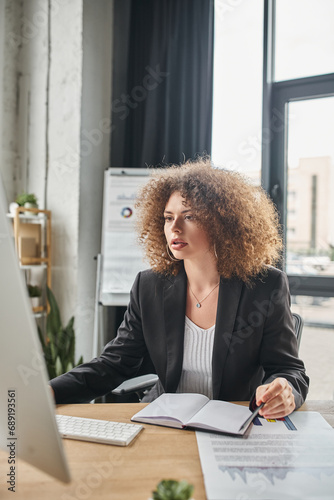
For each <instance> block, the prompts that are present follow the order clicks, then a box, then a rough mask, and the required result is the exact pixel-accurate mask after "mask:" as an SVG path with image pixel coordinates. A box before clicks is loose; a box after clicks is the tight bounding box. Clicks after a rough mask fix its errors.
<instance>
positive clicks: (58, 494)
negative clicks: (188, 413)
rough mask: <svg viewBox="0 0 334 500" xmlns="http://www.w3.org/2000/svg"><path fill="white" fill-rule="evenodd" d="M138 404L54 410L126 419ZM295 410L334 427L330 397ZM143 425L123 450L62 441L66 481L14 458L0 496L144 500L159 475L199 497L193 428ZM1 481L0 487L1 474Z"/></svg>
mask: <svg viewBox="0 0 334 500" xmlns="http://www.w3.org/2000/svg"><path fill="white" fill-rule="evenodd" d="M244 404H247V403H244ZM142 406H144V405H142V404H141V405H140V404H135V403H132V404H95V405H94V404H87V405H63V406H58V408H57V412H58V413H62V414H65V415H66V414H67V415H76V416H80V417H92V418H101V419H109V420H114V421H121V422H130V418H131V417H132V415H134V414H135V413H136V412H137V411H139V409H140V408H141V407H142ZM301 410H304V411H318V412H320V413H321V414H322V415H323V417H324V418H325V419H326V420H327V421H328V422H329V423H330V424H331V425H332V426H333V427H334V401H308V402H307V403H305V404H304V405H303V407H302V408H301ZM144 427H145V429H144V431H142V432H141V433H140V434H139V436H138V437H137V438H136V440H135V441H134V442H133V443H132V444H131V445H130V446H127V447H124V448H123V447H118V446H108V445H103V444H94V443H86V442H83V441H73V440H66V439H65V440H64V447H65V452H66V455H67V458H68V462H69V466H70V470H71V474H72V482H71V483H70V484H69V485H64V484H63V483H61V482H59V481H57V480H55V479H53V478H51V477H49V476H48V475H46V474H44V473H42V472H40V471H38V470H37V469H35V468H33V467H31V466H29V465H28V464H26V463H24V462H22V461H19V463H18V477H17V491H16V493H14V494H13V493H10V492H7V491H1V492H0V498H1V499H2V498H14V497H15V499H16V500H45V499H48V500H95V499H97V498H98V499H99V500H106V499H108V500H147V499H148V498H149V497H150V495H151V492H152V490H153V489H154V488H155V486H156V485H157V483H158V482H159V481H160V480H161V479H177V480H180V479H186V480H187V481H188V482H190V483H191V484H193V485H194V486H195V490H194V498H195V499H196V500H205V498H206V497H205V489H204V482H203V476H202V470H201V465H200V461H199V456H198V450H197V443H196V437H195V432H194V431H184V430H178V429H171V428H165V427H158V426H154V425H144ZM50 452H51V453H52V451H51V450H50ZM0 464H1V472H2V473H3V471H4V467H3V465H2V464H7V455H6V453H5V452H2V451H1V452H0ZM5 470H6V469H5ZM1 479H2V481H1V484H2V486H3V484H4V482H3V477H2V478H1Z"/></svg>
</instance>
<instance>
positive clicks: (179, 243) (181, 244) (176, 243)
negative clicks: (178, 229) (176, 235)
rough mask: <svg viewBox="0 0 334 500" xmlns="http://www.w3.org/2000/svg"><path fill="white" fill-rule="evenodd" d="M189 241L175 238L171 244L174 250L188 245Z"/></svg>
mask: <svg viewBox="0 0 334 500" xmlns="http://www.w3.org/2000/svg"><path fill="white" fill-rule="evenodd" d="M187 244H188V243H185V242H184V241H181V240H173V241H172V244H171V248H172V249H173V250H182V248H184V247H185V246H187Z"/></svg>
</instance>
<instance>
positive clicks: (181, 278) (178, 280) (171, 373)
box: [163, 270, 187, 392]
mask: <svg viewBox="0 0 334 500" xmlns="http://www.w3.org/2000/svg"><path fill="white" fill-rule="evenodd" d="M186 298H187V279H186V274H185V271H184V270H181V271H180V272H179V274H178V275H177V276H175V277H174V276H173V277H171V278H169V279H166V284H165V288H164V318H163V324H164V326H165V329H166V339H167V340H166V343H167V369H166V384H165V387H164V389H165V391H166V392H175V391H176V389H177V386H178V384H179V381H180V377H181V372H182V364H183V341H184V322H185V311H186Z"/></svg>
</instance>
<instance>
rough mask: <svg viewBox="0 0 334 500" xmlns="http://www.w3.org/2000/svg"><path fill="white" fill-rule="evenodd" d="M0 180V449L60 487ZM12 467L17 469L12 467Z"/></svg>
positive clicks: (66, 476)
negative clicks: (55, 482)
mask: <svg viewBox="0 0 334 500" xmlns="http://www.w3.org/2000/svg"><path fill="white" fill-rule="evenodd" d="M6 209H7V203H6V195H5V190H4V186H3V183H2V179H1V177H0V336H1V342H0V344H1V345H0V447H1V448H3V449H4V450H5V451H6V452H7V453H8V457H9V458H8V468H9V473H10V472H14V474H15V468H14V469H13V468H11V467H15V464H16V460H17V458H21V459H23V460H25V461H26V462H29V464H31V465H33V466H35V467H37V468H38V469H40V470H42V471H44V472H46V473H47V474H50V475H51V476H54V477H55V478H57V479H59V480H60V481H63V482H69V481H70V473H69V469H68V465H67V462H66V457H65V454H64V450H63V445H62V440H61V437H60V435H59V433H58V429H57V424H56V420H55V411H54V401H53V398H52V394H51V391H50V388H49V387H48V376H47V370H46V366H45V362H44V357H43V352H42V348H41V344H40V340H39V338H38V332H37V326H36V322H35V318H34V317H33V313H32V309H31V305H30V301H29V297H28V292H27V287H26V284H25V281H24V277H23V274H22V270H21V269H20V267H19V263H18V258H17V255H16V252H15V248H14V239H13V230H12V227H11V221H10V220H9V218H8V217H7V216H6V211H7V210H6ZM16 465H17V464H16ZM9 477H10V476H9Z"/></svg>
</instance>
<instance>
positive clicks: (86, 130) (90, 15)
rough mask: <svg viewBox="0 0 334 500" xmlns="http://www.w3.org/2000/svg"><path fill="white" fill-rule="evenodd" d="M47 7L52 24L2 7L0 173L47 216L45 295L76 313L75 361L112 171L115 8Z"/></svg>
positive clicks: (100, 4) (79, 0)
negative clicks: (48, 279)
mask: <svg viewBox="0 0 334 500" xmlns="http://www.w3.org/2000/svg"><path fill="white" fill-rule="evenodd" d="M50 5H51V16H50V19H49V17H48V15H49V13H48V2H45V1H44V0H43V1H42V0H29V2H21V0H6V1H4V2H3V3H2V4H1V9H2V12H1V11H0V14H1V13H3V11H4V19H2V21H1V22H2V23H3V24H4V25H5V31H4V32H1V35H0V64H1V48H2V46H3V48H4V58H3V61H2V64H1V71H0V80H1V82H0V101H1V104H0V110H1V106H2V109H3V113H2V117H3V119H2V125H5V126H2V129H1V133H0V137H1V143H2V162H1V163H0V169H1V173H2V175H3V177H4V181H5V186H6V190H7V195H8V198H9V200H8V201H12V200H13V199H14V197H15V196H16V195H17V194H18V192H19V191H21V190H23V189H24V190H28V191H31V192H34V193H35V194H36V195H37V197H38V200H39V204H40V206H41V207H44V206H45V204H46V205H47V208H48V209H50V210H51V211H52V251H53V254H52V289H53V292H54V293H55V295H56V298H57V300H58V304H59V307H60V311H61V315H62V319H63V322H64V323H66V322H67V321H68V320H69V318H70V317H71V316H72V315H75V330H76V334H77V356H79V355H81V354H84V357H85V359H86V360H88V359H89V358H90V356H91V347H92V336H93V320H94V316H93V311H94V299H95V297H94V294H95V277H96V262H95V261H94V256H95V255H96V254H97V253H98V251H99V250H100V239H101V238H100V234H101V212H102V185H103V171H104V169H105V168H107V167H108V166H109V136H110V132H109V128H108V126H107V125H108V121H107V120H108V119H109V118H110V95H111V31H112V24H111V23H112V1H111V0H98V1H95V2H93V1H90V0H51V3H50ZM49 21H50V23H49ZM49 25H50V32H49ZM49 34H50V44H49ZM1 42H2V45H1ZM103 119H107V120H104V121H103ZM0 126H1V121H0ZM95 130H97V131H98V132H97V133H95ZM99 131H100V132H101V133H99ZM101 134H102V135H101ZM45 194H46V197H45Z"/></svg>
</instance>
